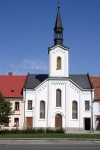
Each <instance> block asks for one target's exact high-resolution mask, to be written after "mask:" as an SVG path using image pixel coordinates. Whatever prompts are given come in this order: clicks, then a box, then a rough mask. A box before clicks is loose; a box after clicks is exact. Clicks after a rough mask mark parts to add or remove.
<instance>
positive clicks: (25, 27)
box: [0, 0, 100, 76]
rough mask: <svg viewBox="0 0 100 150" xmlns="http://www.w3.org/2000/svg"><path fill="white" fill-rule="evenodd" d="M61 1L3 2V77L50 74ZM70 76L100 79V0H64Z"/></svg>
mask: <svg viewBox="0 0 100 150" xmlns="http://www.w3.org/2000/svg"><path fill="white" fill-rule="evenodd" d="M57 2H58V0H0V74H7V73H8V72H13V74H19V75H20V74H27V73H28V72H29V73H33V74H34V73H48V47H50V46H52V45H53V43H54V42H53V39H54V32H53V28H54V24H55V20H56V14H57ZM60 13H61V18H62V24H63V27H64V32H63V35H64V45H65V46H68V47H70V51H69V73H70V74H86V73H89V74H90V75H94V76H100V0H60Z"/></svg>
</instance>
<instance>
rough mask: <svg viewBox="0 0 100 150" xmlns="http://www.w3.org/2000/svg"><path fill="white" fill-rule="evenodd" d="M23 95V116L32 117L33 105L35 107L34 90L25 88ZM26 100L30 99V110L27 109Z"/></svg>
mask: <svg viewBox="0 0 100 150" xmlns="http://www.w3.org/2000/svg"><path fill="white" fill-rule="evenodd" d="M25 95H26V97H25V117H34V107H35V91H33V90H26V94H25ZM28 100H32V107H33V109H32V110H28Z"/></svg>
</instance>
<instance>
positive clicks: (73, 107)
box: [72, 101, 77, 119]
mask: <svg viewBox="0 0 100 150" xmlns="http://www.w3.org/2000/svg"><path fill="white" fill-rule="evenodd" d="M72 119H77V102H76V101H73V102H72Z"/></svg>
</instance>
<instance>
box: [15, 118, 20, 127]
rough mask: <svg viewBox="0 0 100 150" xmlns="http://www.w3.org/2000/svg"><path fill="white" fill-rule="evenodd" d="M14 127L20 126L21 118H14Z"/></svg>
mask: <svg viewBox="0 0 100 150" xmlns="http://www.w3.org/2000/svg"><path fill="white" fill-rule="evenodd" d="M14 127H19V118H14Z"/></svg>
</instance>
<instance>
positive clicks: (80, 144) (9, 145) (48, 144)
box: [0, 140, 100, 150]
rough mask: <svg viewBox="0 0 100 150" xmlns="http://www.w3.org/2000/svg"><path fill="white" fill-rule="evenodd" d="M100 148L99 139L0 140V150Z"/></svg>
mask: <svg viewBox="0 0 100 150" xmlns="http://www.w3.org/2000/svg"><path fill="white" fill-rule="evenodd" d="M41 149H42V150H95V149H96V150H100V141H67V140H0V150H41Z"/></svg>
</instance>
